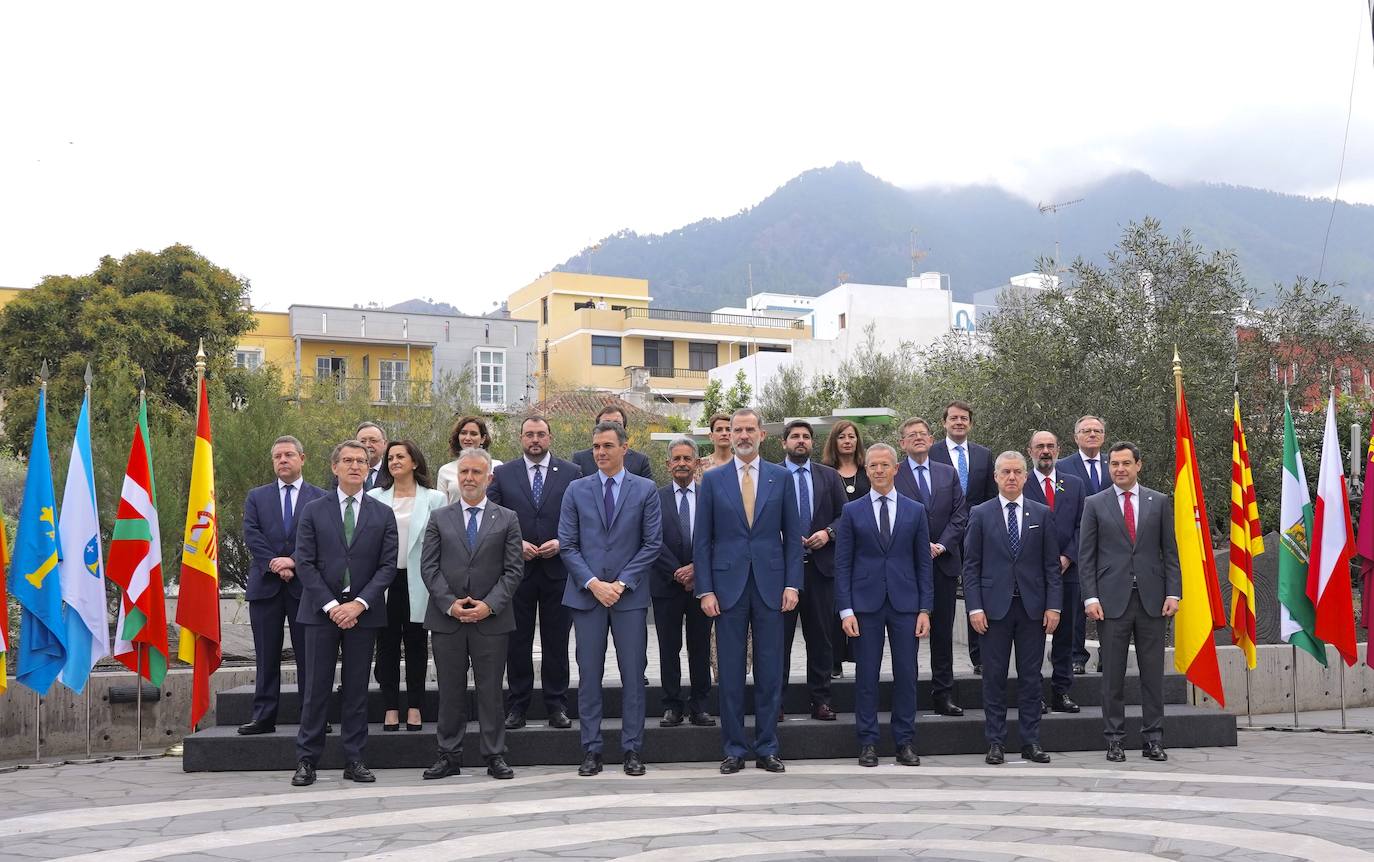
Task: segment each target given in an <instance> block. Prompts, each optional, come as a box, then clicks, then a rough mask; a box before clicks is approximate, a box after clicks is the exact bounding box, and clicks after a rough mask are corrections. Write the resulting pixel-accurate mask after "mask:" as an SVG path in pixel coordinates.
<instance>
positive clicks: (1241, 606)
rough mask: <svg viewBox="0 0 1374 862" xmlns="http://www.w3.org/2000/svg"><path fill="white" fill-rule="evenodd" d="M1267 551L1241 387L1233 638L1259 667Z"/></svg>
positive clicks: (1234, 448)
mask: <svg viewBox="0 0 1374 862" xmlns="http://www.w3.org/2000/svg"><path fill="white" fill-rule="evenodd" d="M1262 553H1264V533H1263V531H1262V530H1261V529H1260V516H1259V503H1258V502H1256V500H1255V474H1254V473H1253V472H1251V470H1250V449H1249V447H1247V446H1246V445H1245V428H1244V427H1242V426H1241V423H1240V391H1239V390H1237V391H1236V409H1235V417H1234V423H1233V425H1232V428H1231V562H1230V566H1229V572H1228V573H1227V577H1228V579H1229V580H1230V581H1231V642H1232V643H1234V644H1235V645H1236V646H1238V647H1240V651H1241V652H1243V653H1244V654H1245V666H1246V667H1247V668H1249V669H1250V670H1254V669H1255V659H1256V656H1255V557H1258V556H1259V555H1260V554H1262Z"/></svg>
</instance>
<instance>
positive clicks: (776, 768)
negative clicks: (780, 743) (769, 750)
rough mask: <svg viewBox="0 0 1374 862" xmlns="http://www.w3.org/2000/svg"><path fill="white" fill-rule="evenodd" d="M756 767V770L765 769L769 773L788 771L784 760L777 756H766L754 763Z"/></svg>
mask: <svg viewBox="0 0 1374 862" xmlns="http://www.w3.org/2000/svg"><path fill="white" fill-rule="evenodd" d="M754 767H755V768H756V769H765V770H767V771H769V772H786V771H787V764H785V763H783V762H782V758H780V757H778V756H777V755H776V754H765V755H764V756H763V757H760V758H759V759H758V760H755V761H754Z"/></svg>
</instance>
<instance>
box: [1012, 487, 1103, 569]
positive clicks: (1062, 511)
mask: <svg viewBox="0 0 1374 862" xmlns="http://www.w3.org/2000/svg"><path fill="white" fill-rule="evenodd" d="M1080 463H1081V462H1080ZM1039 481H1040V475H1039V474H1038V473H1036V472H1035V471H1034V470H1032V471H1031V474H1030V478H1028V479H1027V480H1026V487H1025V488H1024V489H1023V490H1022V493H1023V494H1025V495H1026V498H1027V499H1029V500H1034V501H1035V502H1037V503H1043V504H1044V505H1045V506H1047V507H1048V506H1049V503H1048V502H1046V500H1045V486H1044V485H1039V484H1036V483H1037V482H1039ZM1085 499H1087V496H1086V495H1085V494H1084V493H1083V482H1082V481H1080V480H1079V478H1078V477H1077V476H1071V475H1069V474H1068V473H1065V472H1062V471H1060V470H1058V469H1056V470H1055V472H1054V508H1053V509H1052V510H1051V511H1052V512H1053V513H1054V533H1055V536H1057V537H1058V539H1059V553H1060V554H1062V555H1063V556H1065V557H1068V558H1069V567H1068V568H1067V569H1065V570H1064V577H1066V578H1068V577H1075V578H1076V577H1078V572H1077V571H1075V566H1076V565H1077V564H1078V527H1079V524H1081V523H1082V521H1083V501H1084V500H1085Z"/></svg>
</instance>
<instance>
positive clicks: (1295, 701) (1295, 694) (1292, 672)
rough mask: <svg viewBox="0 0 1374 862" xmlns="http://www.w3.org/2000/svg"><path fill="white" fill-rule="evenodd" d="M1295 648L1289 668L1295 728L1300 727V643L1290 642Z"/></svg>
mask: <svg viewBox="0 0 1374 862" xmlns="http://www.w3.org/2000/svg"><path fill="white" fill-rule="evenodd" d="M1288 646H1289V647H1290V648H1292V650H1293V664H1292V666H1291V667H1289V668H1288V677H1289V679H1291V680H1292V681H1293V729H1294V730H1297V729H1298V645H1297V644H1295V643H1292V642H1289V644H1288Z"/></svg>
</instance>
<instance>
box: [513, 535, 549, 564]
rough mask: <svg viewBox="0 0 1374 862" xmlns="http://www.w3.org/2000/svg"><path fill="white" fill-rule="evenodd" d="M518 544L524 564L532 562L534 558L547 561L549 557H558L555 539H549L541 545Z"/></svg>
mask: <svg viewBox="0 0 1374 862" xmlns="http://www.w3.org/2000/svg"><path fill="white" fill-rule="evenodd" d="M520 544H521V554H522V555H523V556H524V558H525V560H526V562H528V561H530V560H533V559H534V558H535V557H540V558H542V559H545V560H547V559H548V558H549V557H555V556H557V555H558V540H557V539H549V540H548V541H547V542H545V543H544V544H542V545H535V544H532V543H530V542H521V543H520Z"/></svg>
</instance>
